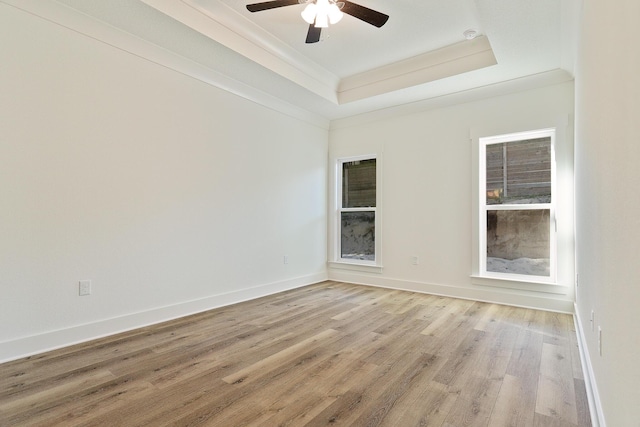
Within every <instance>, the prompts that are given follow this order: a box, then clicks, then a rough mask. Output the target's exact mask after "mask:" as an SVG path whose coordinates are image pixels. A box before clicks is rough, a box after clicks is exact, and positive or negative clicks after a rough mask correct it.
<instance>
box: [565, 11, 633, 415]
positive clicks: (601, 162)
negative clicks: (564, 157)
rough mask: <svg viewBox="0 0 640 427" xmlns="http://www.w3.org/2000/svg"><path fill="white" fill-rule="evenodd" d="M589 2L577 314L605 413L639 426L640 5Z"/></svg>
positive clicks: (579, 90)
mask: <svg viewBox="0 0 640 427" xmlns="http://www.w3.org/2000/svg"><path fill="white" fill-rule="evenodd" d="M583 8H584V9H583V19H582V30H581V39H582V40H581V49H580V55H579V61H578V65H577V69H576V73H577V74H576V212H577V218H576V224H577V236H578V239H577V251H576V257H577V272H578V274H579V286H578V290H577V313H578V315H579V321H580V329H581V332H582V338H583V339H584V343H585V344H586V348H587V350H588V353H589V356H590V359H589V365H590V366H588V368H590V371H591V375H592V380H593V383H594V384H593V385H594V386H595V387H594V388H595V391H596V400H598V399H597V398H598V397H599V403H600V405H601V408H600V409H601V410H602V413H601V415H602V417H601V420H600V421H604V422H606V425H608V426H612V427H617V426H625V427H626V426H629V427H638V426H640V392H639V390H640V388H639V385H640V363H639V362H640V356H639V354H640V332H639V330H640V329H639V327H638V325H640V309H639V306H640V268H639V267H638V260H639V257H638V254H639V253H640V250H639V249H638V245H639V244H640V243H639V242H640V219H639V218H640V216H639V215H638V212H640V196H639V191H640V190H639V189H640V165H639V164H638V160H639V159H640V143H639V138H638V118H640V49H638V43H637V41H638V37H637V33H636V30H635V27H636V25H637V21H638V17H640V3H639V2H638V1H637V0H622V1H618V2H614V3H608V2H593V1H585V2H584V6H583ZM592 310H593V311H594V314H595V319H594V324H593V326H594V327H593V328H592V324H591V322H590V315H591V311H592ZM598 327H601V328H602V354H600V352H599V348H598V333H597V328H598ZM602 424H604V423H601V425H602Z"/></svg>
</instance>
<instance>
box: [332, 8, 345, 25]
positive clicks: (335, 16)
mask: <svg viewBox="0 0 640 427" xmlns="http://www.w3.org/2000/svg"><path fill="white" fill-rule="evenodd" d="M343 16H344V13H342V12H341V11H340V8H339V7H338V5H336V4H335V3H331V4H330V5H329V22H330V23H331V24H332V25H333V24H337V23H338V22H340V20H341V19H342V17H343Z"/></svg>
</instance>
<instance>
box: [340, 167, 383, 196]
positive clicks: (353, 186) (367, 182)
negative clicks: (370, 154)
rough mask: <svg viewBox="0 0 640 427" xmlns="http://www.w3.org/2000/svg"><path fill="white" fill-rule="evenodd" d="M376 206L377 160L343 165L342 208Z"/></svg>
mask: <svg viewBox="0 0 640 427" xmlns="http://www.w3.org/2000/svg"><path fill="white" fill-rule="evenodd" d="M375 206H376V159H368V160H358V161H354V162H345V163H343V164H342V207H343V208H370V207H371V208H372V207H375Z"/></svg>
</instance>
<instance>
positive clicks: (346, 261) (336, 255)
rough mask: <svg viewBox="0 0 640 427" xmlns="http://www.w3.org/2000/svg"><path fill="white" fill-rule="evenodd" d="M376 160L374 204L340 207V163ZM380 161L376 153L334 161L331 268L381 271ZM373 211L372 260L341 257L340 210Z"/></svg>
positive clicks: (340, 158)
mask: <svg viewBox="0 0 640 427" xmlns="http://www.w3.org/2000/svg"><path fill="white" fill-rule="evenodd" d="M370 159H375V160H376V206H375V207H371V208H369V207H367V208H342V165H343V164H344V163H347V162H354V161H358V160H370ZM381 169H382V168H381V162H380V156H379V155H377V154H365V155H358V156H349V157H339V158H337V159H335V162H334V175H333V178H334V179H333V182H334V186H333V194H334V197H333V200H332V201H331V205H332V211H333V215H332V221H331V222H332V225H331V230H330V232H331V241H332V244H331V253H330V254H329V266H330V267H332V268H340V269H346V270H352V271H361V272H368V273H381V272H382V262H381V234H382V233H381V220H380V209H379V207H380V200H381V197H380V187H381V183H382V180H381ZM371 211H373V212H375V222H374V225H375V237H374V239H375V247H374V251H375V253H374V260H373V261H371V260H358V259H351V258H342V257H341V253H342V252H341V247H340V245H341V238H340V237H341V235H340V233H341V221H340V214H341V213H342V212H371Z"/></svg>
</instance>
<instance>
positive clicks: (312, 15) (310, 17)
mask: <svg viewBox="0 0 640 427" xmlns="http://www.w3.org/2000/svg"><path fill="white" fill-rule="evenodd" d="M317 9H318V7H317V6H316V4H315V3H309V4H308V5H307V7H305V8H304V10H303V11H302V13H301V14H300V15H301V16H302V19H304V20H305V22H306V23H307V24H313V23H314V22H315V20H316V12H317Z"/></svg>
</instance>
